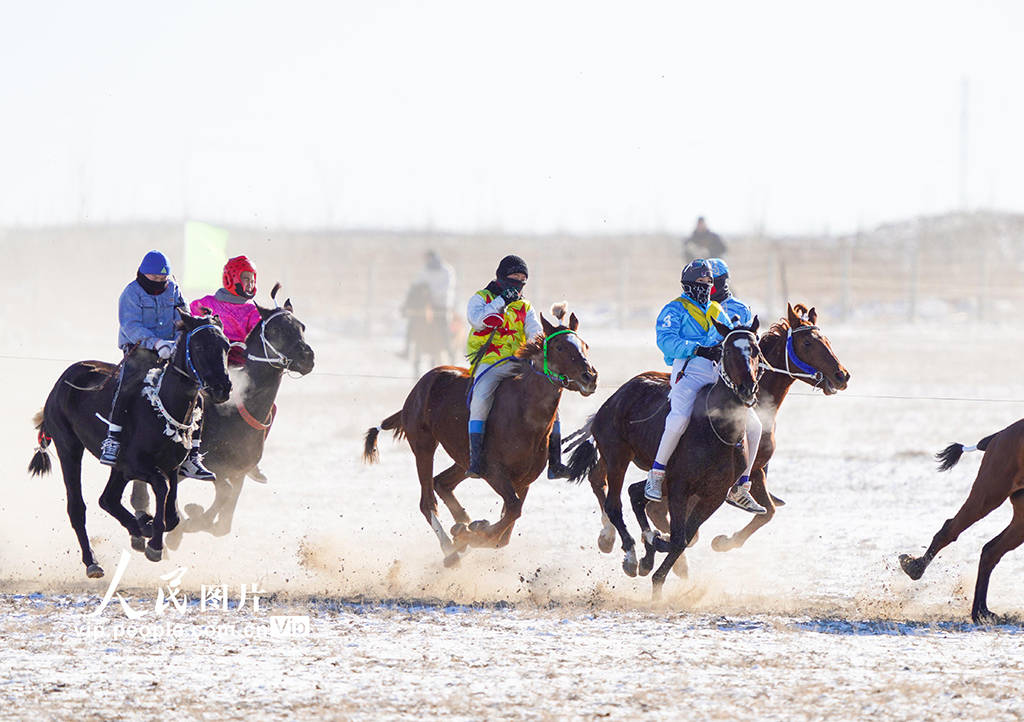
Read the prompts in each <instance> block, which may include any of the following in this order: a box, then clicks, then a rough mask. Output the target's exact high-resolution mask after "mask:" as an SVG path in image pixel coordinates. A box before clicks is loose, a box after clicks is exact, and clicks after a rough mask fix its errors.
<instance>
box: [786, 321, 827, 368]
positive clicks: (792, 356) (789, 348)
mask: <svg viewBox="0 0 1024 722" xmlns="http://www.w3.org/2000/svg"><path fill="white" fill-rule="evenodd" d="M817 328H818V327H817V326H801V327H800V328H798V329H790V331H789V335H788V336H787V338H786V365H787V366H788V365H789V362H790V361H792V362H793V365H794V366H796V367H797V368H798V369H800V370H801V371H803V372H804V373H805V374H811V375H812V376H815V377H817V376H818V375H819V371H818V369H816V368H814V367H813V366H811V365H810V364H806V363H804V362H803V361H801V360H800V359H799V358H797V355H796V351H795V350H794V349H793V336H794V334H797V333H800V332H801V331H814V330H816V329H817Z"/></svg>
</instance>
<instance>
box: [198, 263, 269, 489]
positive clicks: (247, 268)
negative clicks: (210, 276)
mask: <svg viewBox="0 0 1024 722" xmlns="http://www.w3.org/2000/svg"><path fill="white" fill-rule="evenodd" d="M223 283H224V287H223V288H218V289H217V292H216V293H214V294H212V295H210V296H203V297H202V298H197V299H196V300H195V301H193V302H192V303H191V305H190V306H189V308H190V309H191V311H192V314H193V315H196V316H201V315H203V314H204V313H205V311H204V310H203V309H209V310H210V311H212V312H213V313H215V314H217V315H218V316H220V320H221V323H223V324H224V335H225V336H227V337H228V341H230V342H231V344H232V345H231V351H230V352H228V366H245V347H244V344H245V339H246V338H247V337H248V336H249V332H250V331H252V330H253V329H254V328H256V326H257V325H259V322H260V312H259V309H257V308H256V303H255V302H254V301H253V300H252V299H253V298H254V297H255V296H256V268H255V267H254V266H253V265H252V263H250V262H249V259H248V258H246V257H245V256H235V257H234V258H230V259H228V262H227V263H225V264H224V277H223ZM235 344H239V345H237V346H236V345H235ZM248 476H249V478H250V479H253V480H254V481H258V482H260V483H263V484H266V483H267V477H266V476H264V475H263V472H262V471H260V468H259V466H254V467H253V468H252V469H251V470H250V471H249V472H248Z"/></svg>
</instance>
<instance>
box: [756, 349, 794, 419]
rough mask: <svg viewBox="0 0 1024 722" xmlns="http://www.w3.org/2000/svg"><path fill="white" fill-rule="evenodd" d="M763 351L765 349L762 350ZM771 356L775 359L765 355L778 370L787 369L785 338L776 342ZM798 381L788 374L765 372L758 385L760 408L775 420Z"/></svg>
mask: <svg viewBox="0 0 1024 722" xmlns="http://www.w3.org/2000/svg"><path fill="white" fill-rule="evenodd" d="M762 351H763V348H762ZM771 354H772V356H774V358H769V357H768V355H767V354H765V360H766V361H767V362H768V363H770V364H771V365H772V366H774V367H775V368H777V369H781V368H785V367H786V341H785V338H781V339H779V340H778V341H776V342H775V344H774V348H773V349H771ZM794 381H796V379H794V378H793V377H792V376H787V375H786V374H780V373H778V372H776V371H771V370H767V371H765V372H764V376H762V377H761V381H760V382H759V383H758V387H759V389H758V392H757V401H758V404H757V405H758V408H759V409H761V411H762V412H763V413H764V415H765V416H766V417H768V418H771V419H774V418H775V415H776V414H778V412H779V407H780V406H781V405H782V402H783V401H785V399H786V394H788V393H789V388H790V387H791V386H792V385H793V382H794Z"/></svg>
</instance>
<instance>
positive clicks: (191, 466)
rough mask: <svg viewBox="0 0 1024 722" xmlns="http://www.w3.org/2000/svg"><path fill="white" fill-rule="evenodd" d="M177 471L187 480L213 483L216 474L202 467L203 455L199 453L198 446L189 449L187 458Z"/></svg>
mask: <svg viewBox="0 0 1024 722" xmlns="http://www.w3.org/2000/svg"><path fill="white" fill-rule="evenodd" d="M178 471H179V472H181V475H182V476H187V477H188V478H189V479H198V480H199V481H214V480H215V479H216V478H217V475H216V474H214V473H213V472H212V471H210V470H209V469H207V468H206V467H205V466H203V455H202V454H201V453H199V446H198V445H196V446H193V447H192V448H191V449H189V451H188V457H186V459H185V460H184V461H183V462H181V466H179V467H178Z"/></svg>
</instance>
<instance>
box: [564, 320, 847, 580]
mask: <svg viewBox="0 0 1024 722" xmlns="http://www.w3.org/2000/svg"><path fill="white" fill-rule="evenodd" d="M817 320H818V314H817V311H815V309H813V308H811V309H810V310H808V309H807V307H806V306H804V305H803V304H797V305H796V306H792V305H790V306H788V308H787V314H786V318H783V319H780V320H779V321H778V322H776V323H774V324H772V326H771V328H770V329H769V330H768V331H766V332H765V333H764V334H762V335H761V339H760V341H759V342H758V345H759V346H760V347H761V356H762V369H764V374H763V375H762V376H761V378H760V380H759V381H758V390H757V408H756V411H757V413H758V416H759V417H760V419H761V424H762V427H763V432H762V435H761V442H760V445H759V446H758V450H757V458H756V459H755V461H754V468H753V470H752V471H751V474H750V481H751V486H750V493H751V494H752V495H753V496H754V498H755V499H757V500H758V502H760V504H761V505H762V506H764V507H765V508H766V509H767V510H768V513H766V514H757V515H754V516H753V517H752V518H751V520H750V521H749V522H748V523H747V525H746V526H745V527H743V529H741V530H740V531H738V532H736V533H735V534H733V535H732V536H728V537H727V536H724V535H722V536H717V537H715V538H714V539H713V540H712V542H711V546H712V548H713V549H715V550H716V551H729V550H731V549H736V548H738V547H740V546H742V545H743V543H744V542H745V541H746V540H747V539H749V538H750V536H751V534H753V533H754V532H755V531H757V530H758V529H760V528H761V527H763V526H764V525H765V524H767V523H768V522H770V521H771V520H772V518H773V517H774V516H775V509H776V507H778V506H781V505H782V502H781V501H780V500H779V499H777V498H776V497H775V496H773V495H772V494H770V493H769V492H768V490H767V486H766V481H767V476H768V462H769V460H770V459H771V458H772V455H773V454H774V453H775V422H776V417H777V415H778V411H779V407H780V406H781V405H782V402H783V401H784V400H785V398H786V395H787V394H788V393H789V389H790V387H791V386H792V385H793V382H794V381H795V380H796V379H800V380H801V381H804V382H805V383H807V384H808V385H810V386H812V387H814V388H820V389H822V391H823V392H824V393H825V394H826V395H829V396H830V395H832V394H834V393H836V392H837V391H840V390H843V389H845V388H846V386H847V382H848V381H849V379H850V374H849V372H848V371H847V370H846V369H845V368H844V367H843V365H842V364H841V363H840V362H839V359H838V358H836V356H835V353H834V352H833V351H832V345H831V344H830V343H829V340H828V338H826V337H825V335H824V334H822V333H821V330H820V329H819V328H818V327H817V326H816V325H815V324H816V323H817ZM645 375H648V374H645ZM649 375H651V378H652V379H657V380H658V382H659V383H660V384H662V391H663V393H664V394H665V395H667V394H668V375H667V374H657V372H653V371H652V372H649ZM662 404H663V405H664V406H665V409H664V411H665V412H667V410H668V406H667V401H666V400H664V399H663V400H662ZM659 418H660V419H662V420H664V414H661V415H660V416H659ZM581 431H582V432H583V433H582V434H581V435H580V437H579V438H578V439H577V440H576V441H575V443H574V444H573V446H576V445H578V444H586V440H587V436H588V434H589V432H590V429H589V428H587V427H584V429H583V430H581ZM574 436H575V434H574ZM570 438H571V437H570ZM592 454H593V450H592V449H584V450H583V451H581V452H580V456H579V457H577V456H576V455H575V454H574V456H573V458H574V459H576V461H577V464H576V468H575V469H574V473H580V472H581V468H580V466H581V464H582V463H583V462H584V461H585V460H586V458H587V457H588V456H589V457H590V458H593V457H592ZM652 460H653V452H650V451H648V452H647V453H643V452H642V451H640V452H638V453H637V456H636V457H635V458H634V459H633V463H635V464H637V465H638V466H640V468H642V469H645V470H646V469H648V468H649V464H650V462H651V461H652ZM644 464H647V466H644ZM572 467H573V465H572V464H571V463H570V468H572ZM583 468H585V467H583ZM588 478H589V481H590V486H591V489H592V490H593V492H594V495H595V496H596V497H597V501H598V505H599V507H600V509H601V514H602V522H603V528H602V530H601V534H600V535H599V536H598V542H597V543H598V548H600V550H601V551H602V552H604V553H606V554H607V553H609V552H611V550H612V548H613V546H614V544H615V526H614V525H613V524H612V523H611V520H610V518H609V516H608V511H607V508H608V502H607V496H606V493H605V489H606V487H607V483H608V475H607V464H606V462H605V460H604V459H603V458H601V459H600V460H599V461H598V462H597V464H596V465H595V466H593V468H592V469H591V470H590V472H589V475H588ZM619 489H620V490H621V486H620V487H619ZM619 509H620V510H621V501H620V502H619ZM620 513H621V511H620ZM647 514H648V516H649V517H650V519H651V521H652V522H653V523H654V525H655V526H656V527H657V528H658V529H660V530H661V531H663V532H666V533H667V532H668V531H669V522H668V504H667V503H666V502H664V501H662V502H658V503H654V502H650V503H648V505H647ZM627 571H628V570H627Z"/></svg>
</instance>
